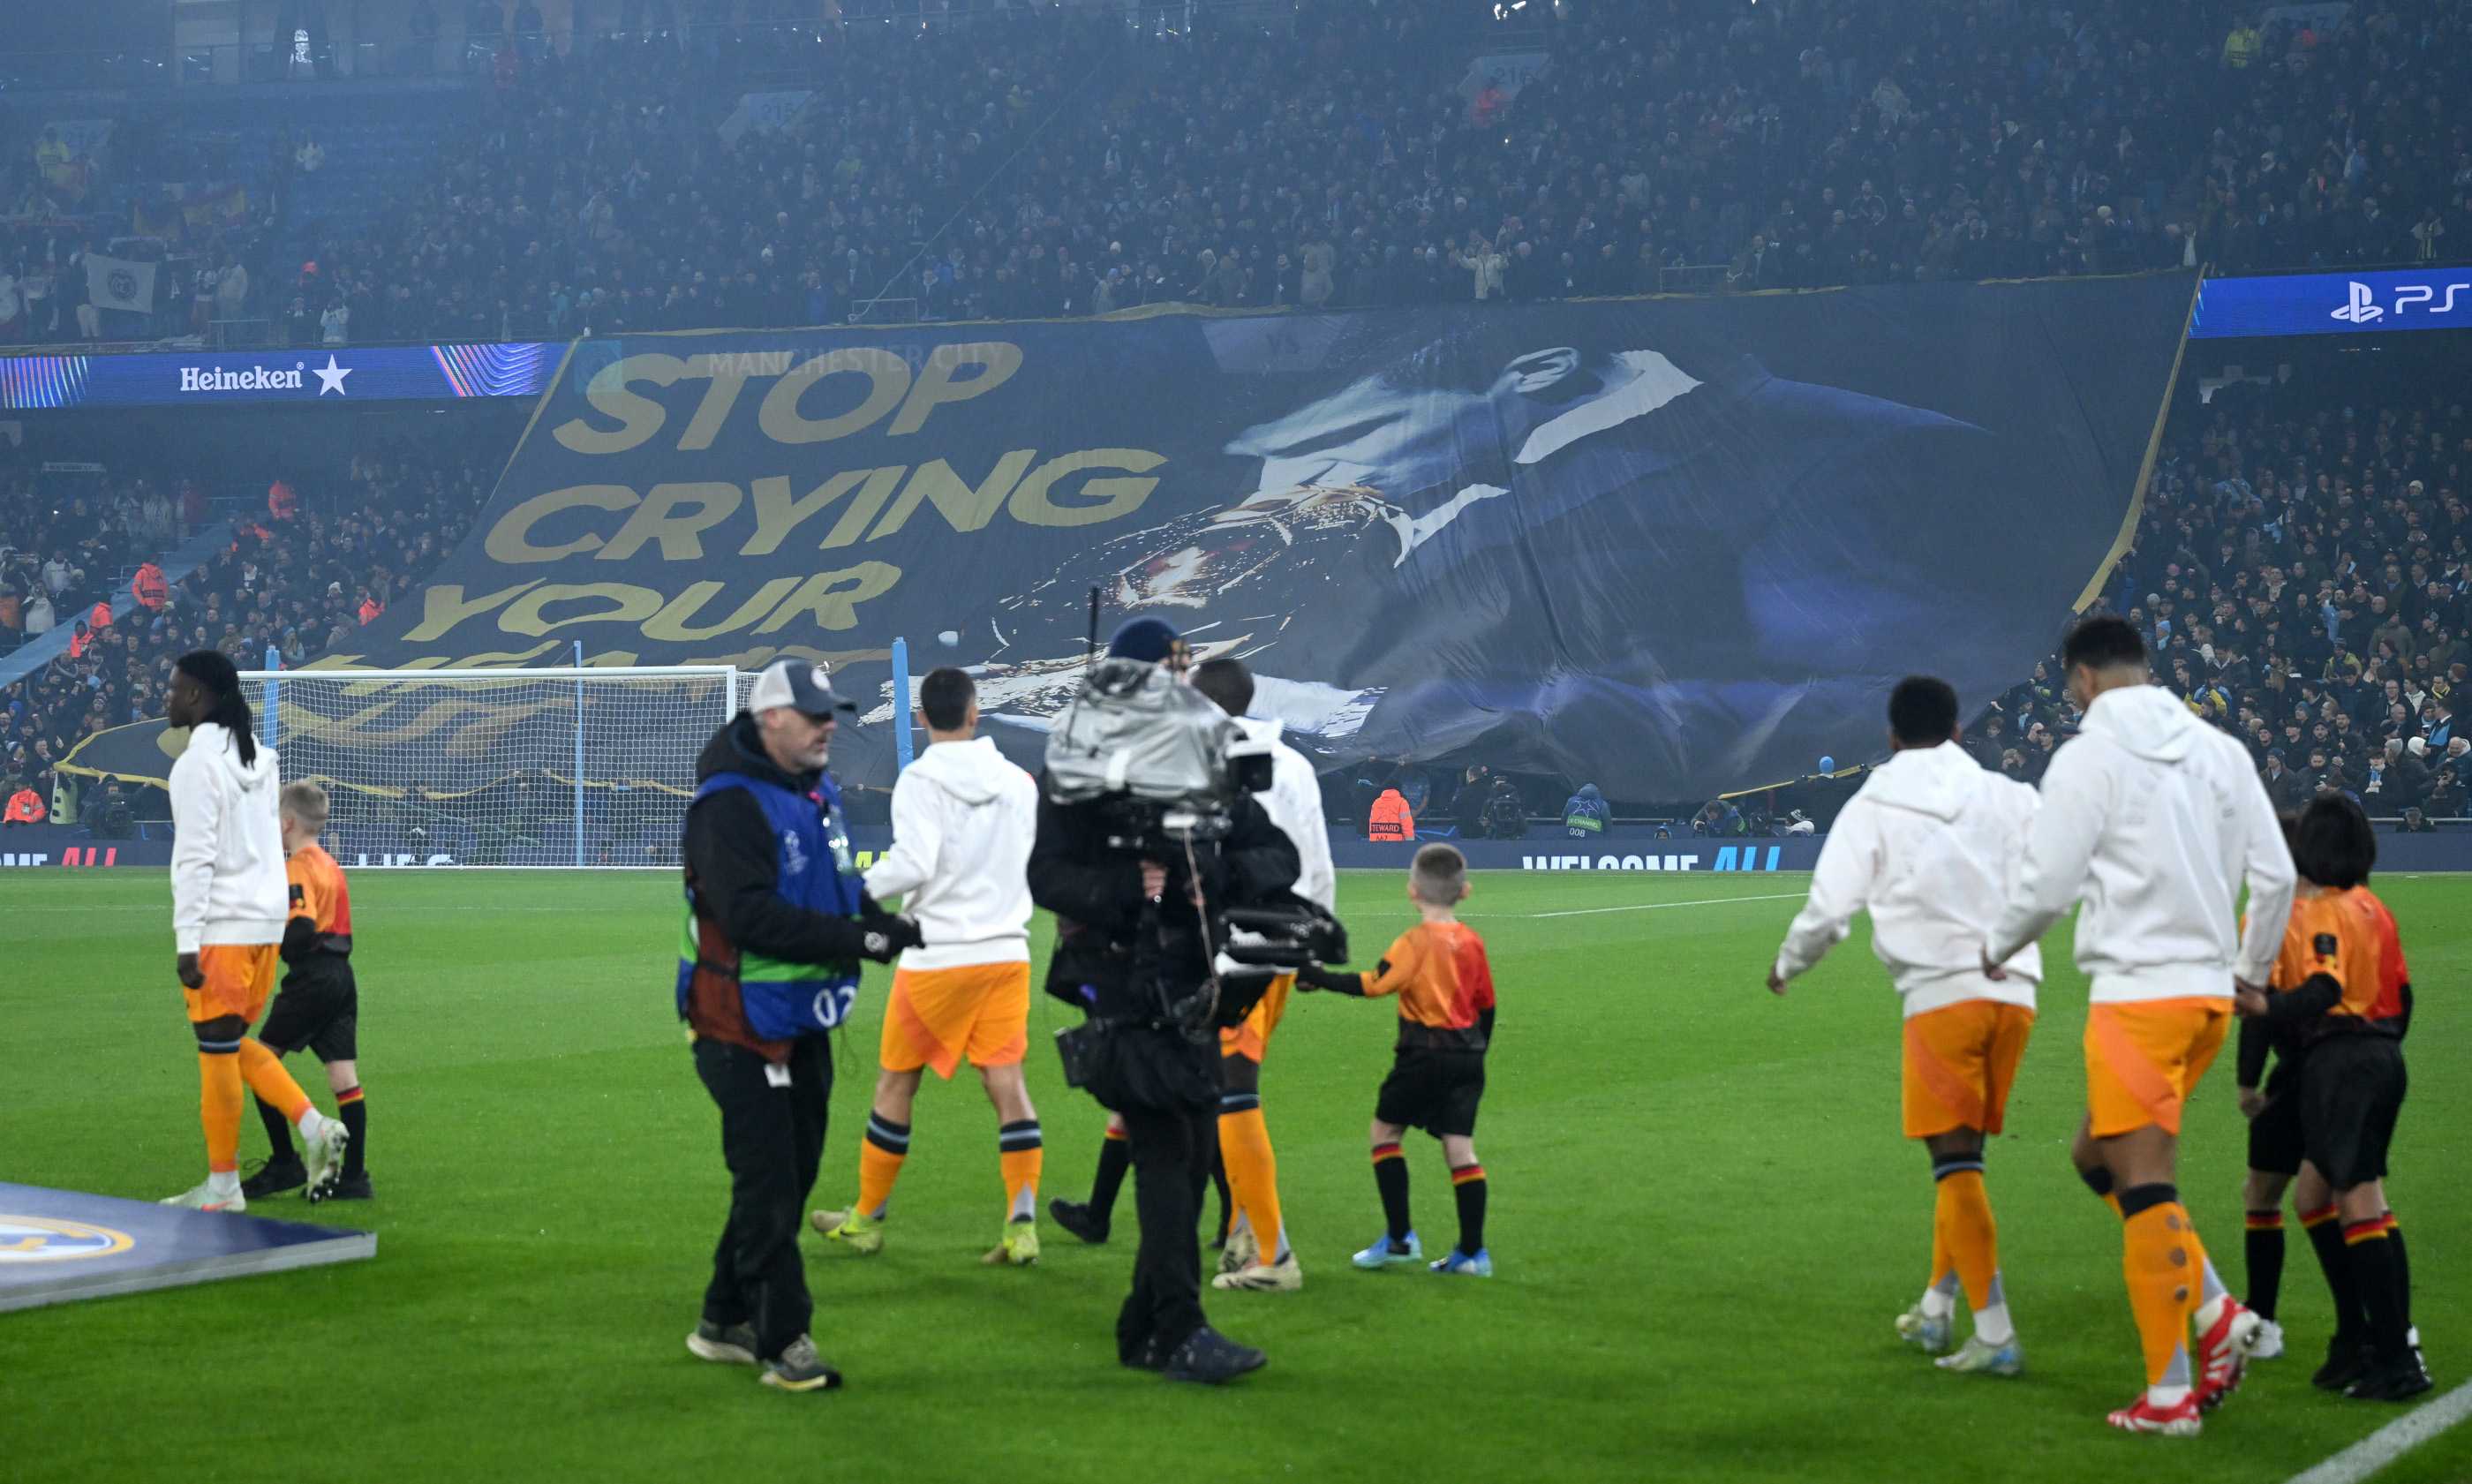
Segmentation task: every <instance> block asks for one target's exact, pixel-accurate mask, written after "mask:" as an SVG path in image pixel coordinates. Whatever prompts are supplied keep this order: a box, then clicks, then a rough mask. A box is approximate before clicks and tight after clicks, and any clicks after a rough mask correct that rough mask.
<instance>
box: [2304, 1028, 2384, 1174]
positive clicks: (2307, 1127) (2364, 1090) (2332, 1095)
mask: <svg viewBox="0 0 2472 1484" xmlns="http://www.w3.org/2000/svg"><path fill="white" fill-rule="evenodd" d="M2403 1095H2404V1071H2403V1047H2402V1045H2401V1044H2400V1043H2399V1042H2396V1041H2393V1040H2391V1039H2389V1038H2388V1037H2386V1036H2381V1035H2374V1034H2367V1033H2363V1034H2357V1035H2342V1036H2334V1037H2330V1038H2329V1039H2327V1040H2325V1041H2321V1042H2319V1043H2318V1045H2317V1046H2315V1047H2313V1048H2310V1051H2309V1060H2308V1061H2307V1062H2305V1063H2303V1064H2302V1066H2301V1069H2300V1128H2301V1139H2302V1142H2303V1146H2304V1148H2305V1149H2306V1152H2307V1153H2308V1156H2309V1163H2310V1164H2312V1165H2315V1166H2318V1173H2319V1174H2321V1175H2324V1176H2325V1177H2326V1183H2327V1184H2329V1185H2331V1186H2333V1187H2334V1188H2335V1189H2336V1190H2350V1189H2351V1188H2352V1187H2354V1186H2356V1185H2366V1184H2368V1183H2369V1182H2370V1181H2372V1180H2383V1179H2385V1178H2386V1173H2387V1146H2388V1145H2389V1143H2391V1142H2393V1141H2394V1128H2395V1115H2396V1114H2398V1113H2400V1112H2402V1111H2403Z"/></svg>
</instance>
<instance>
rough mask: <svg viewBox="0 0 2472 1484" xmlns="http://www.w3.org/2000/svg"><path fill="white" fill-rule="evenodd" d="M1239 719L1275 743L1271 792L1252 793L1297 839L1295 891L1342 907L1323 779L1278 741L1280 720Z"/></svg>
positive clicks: (1248, 730)
mask: <svg viewBox="0 0 2472 1484" xmlns="http://www.w3.org/2000/svg"><path fill="white" fill-rule="evenodd" d="M1236 724H1237V725H1238V726H1239V727H1241V728H1243V729H1244V732H1245V735H1246V736H1248V737H1249V738H1252V739H1253V740H1254V741H1256V742H1269V743H1270V744H1271V791H1270V792H1268V793H1260V794H1256V795H1254V797H1256V798H1258V799H1260V800H1261V801H1262V812H1263V813H1267V814H1269V815H1270V816H1271V823H1272V824H1274V825H1277V826H1278V827H1279V830H1280V833H1282V834H1284V835H1286V836H1287V837H1288V838H1289V839H1290V840H1292V841H1294V842H1295V847H1296V859H1297V860H1299V861H1300V862H1302V866H1303V868H1302V869H1301V870H1300V871H1298V872H1297V874H1296V884H1295V893H1296V895H1297V896H1300V897H1302V898H1304V899H1305V900H1306V901H1308V902H1311V903H1314V904H1316V905H1317V906H1319V907H1321V908H1322V909H1323V910H1325V911H1327V910H1330V909H1332V908H1334V907H1337V906H1338V896H1339V875H1338V873H1337V872H1336V871H1334V870H1332V869H1331V863H1330V824H1329V822H1328V820H1327V819H1326V818H1325V817H1324V815H1323V814H1322V812H1321V781H1320V780H1319V779H1318V778H1316V777H1315V776H1314V770H1313V765H1312V764H1311V763H1309V762H1307V761H1305V755H1304V754H1303V753H1301V752H1298V751H1297V750H1296V749H1295V748H1294V747H1291V746H1289V745H1288V744H1287V743H1286V742H1281V741H1280V740H1279V735H1280V733H1281V732H1282V731H1284V730H1285V728H1284V727H1283V726H1281V724H1280V723H1279V722H1277V721H1268V720H1264V719H1262V718H1259V717H1238V718H1236Z"/></svg>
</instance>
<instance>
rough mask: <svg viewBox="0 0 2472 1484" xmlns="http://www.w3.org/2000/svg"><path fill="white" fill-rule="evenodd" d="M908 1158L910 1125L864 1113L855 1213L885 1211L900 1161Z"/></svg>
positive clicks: (899, 1172)
mask: <svg viewBox="0 0 2472 1484" xmlns="http://www.w3.org/2000/svg"><path fill="white" fill-rule="evenodd" d="M908 1158H910V1125H909V1124H907V1123H895V1122H893V1121H892V1120H891V1119H888V1118H886V1117H885V1116H884V1115H883V1114H881V1113H869V1114H868V1116H867V1138H866V1139H865V1140H864V1141H863V1142H861V1143H860V1144H859V1146H858V1213H859V1214H860V1215H862V1216H877V1217H881V1216H882V1215H883V1214H884V1209H885V1207H886V1206H887V1205H888V1204H890V1203H891V1200H892V1182H894V1181H895V1180H898V1179H900V1178H901V1162H902V1161H904V1160H906V1159H908Z"/></svg>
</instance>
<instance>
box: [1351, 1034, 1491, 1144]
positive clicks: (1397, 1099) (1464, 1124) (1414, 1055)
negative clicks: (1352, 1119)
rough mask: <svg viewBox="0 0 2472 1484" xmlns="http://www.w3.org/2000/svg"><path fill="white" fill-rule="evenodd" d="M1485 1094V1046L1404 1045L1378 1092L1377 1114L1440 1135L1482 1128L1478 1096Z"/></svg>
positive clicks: (1470, 1132)
mask: <svg viewBox="0 0 2472 1484" xmlns="http://www.w3.org/2000/svg"><path fill="white" fill-rule="evenodd" d="M1484 1095H1485V1053H1484V1052H1483V1051H1427V1050H1407V1049H1402V1050H1401V1051H1400V1052H1399V1053H1398V1055H1397V1057H1396V1058H1395V1059H1394V1060H1393V1061H1392V1062H1391V1075H1389V1076H1387V1077H1385V1078H1383V1079H1382V1092H1381V1094H1380V1095H1378V1096H1376V1097H1375V1098H1374V1101H1373V1116H1374V1117H1375V1118H1377V1119H1381V1120H1382V1121H1383V1122H1385V1123H1396V1124H1398V1125H1399V1126H1400V1127H1402V1128H1421V1129H1423V1130H1424V1131H1425V1132H1426V1133H1429V1134H1431V1135H1433V1136H1434V1137H1435V1138H1437V1139H1439V1138H1441V1137H1442V1136H1443V1135H1445V1134H1456V1135H1458V1136H1459V1137H1461V1138H1462V1139H1464V1138H1468V1137H1471V1136H1473V1135H1474V1134H1475V1133H1476V1104H1477V1099H1478V1098H1480V1097H1483V1096H1484Z"/></svg>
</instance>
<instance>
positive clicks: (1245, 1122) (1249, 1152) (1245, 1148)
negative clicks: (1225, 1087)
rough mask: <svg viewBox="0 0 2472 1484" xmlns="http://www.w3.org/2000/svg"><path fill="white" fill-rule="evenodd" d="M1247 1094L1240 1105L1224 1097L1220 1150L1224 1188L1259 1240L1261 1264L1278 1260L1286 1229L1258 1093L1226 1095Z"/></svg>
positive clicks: (1274, 1158) (1276, 1164)
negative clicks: (1230, 1103)
mask: <svg viewBox="0 0 2472 1484" xmlns="http://www.w3.org/2000/svg"><path fill="white" fill-rule="evenodd" d="M1228 1096H1229V1097H1238V1096H1242V1097H1249V1098H1251V1099H1252V1101H1251V1102H1250V1103H1249V1104H1248V1105H1246V1106H1242V1107H1235V1108H1229V1106H1228V1104H1227V1102H1226V1100H1225V1099H1224V1098H1223V1099H1221V1102H1220V1106H1221V1107H1222V1108H1223V1109H1225V1110H1227V1111H1224V1112H1222V1113H1221V1114H1220V1115H1219V1153H1220V1157H1221V1158H1222V1159H1224V1160H1225V1161H1226V1162H1227V1189H1228V1190H1229V1192H1230V1198H1231V1199H1233V1200H1234V1201H1235V1203H1236V1209H1237V1210H1239V1211H1242V1212H1243V1213H1245V1220H1246V1223H1247V1224H1248V1225H1249V1226H1250V1227H1252V1229H1253V1240H1254V1241H1256V1242H1258V1243H1260V1244H1261V1248H1262V1257H1261V1262H1262V1265H1263V1266H1265V1267H1268V1266H1270V1265H1272V1263H1275V1262H1277V1261H1278V1260H1279V1259H1280V1257H1281V1256H1282V1255H1284V1253H1285V1251H1286V1247H1287V1232H1286V1229H1285V1228H1284V1227H1282V1226H1281V1225H1280V1216H1279V1160H1278V1156H1277V1155H1275V1154H1273V1153H1272V1152H1271V1125H1270V1124H1268V1123H1266V1122H1264V1121H1263V1119H1262V1104H1261V1099H1260V1098H1259V1097H1255V1096H1253V1095H1251V1094H1249V1093H1248V1094H1234V1093H1231V1094H1229V1095H1228Z"/></svg>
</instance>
